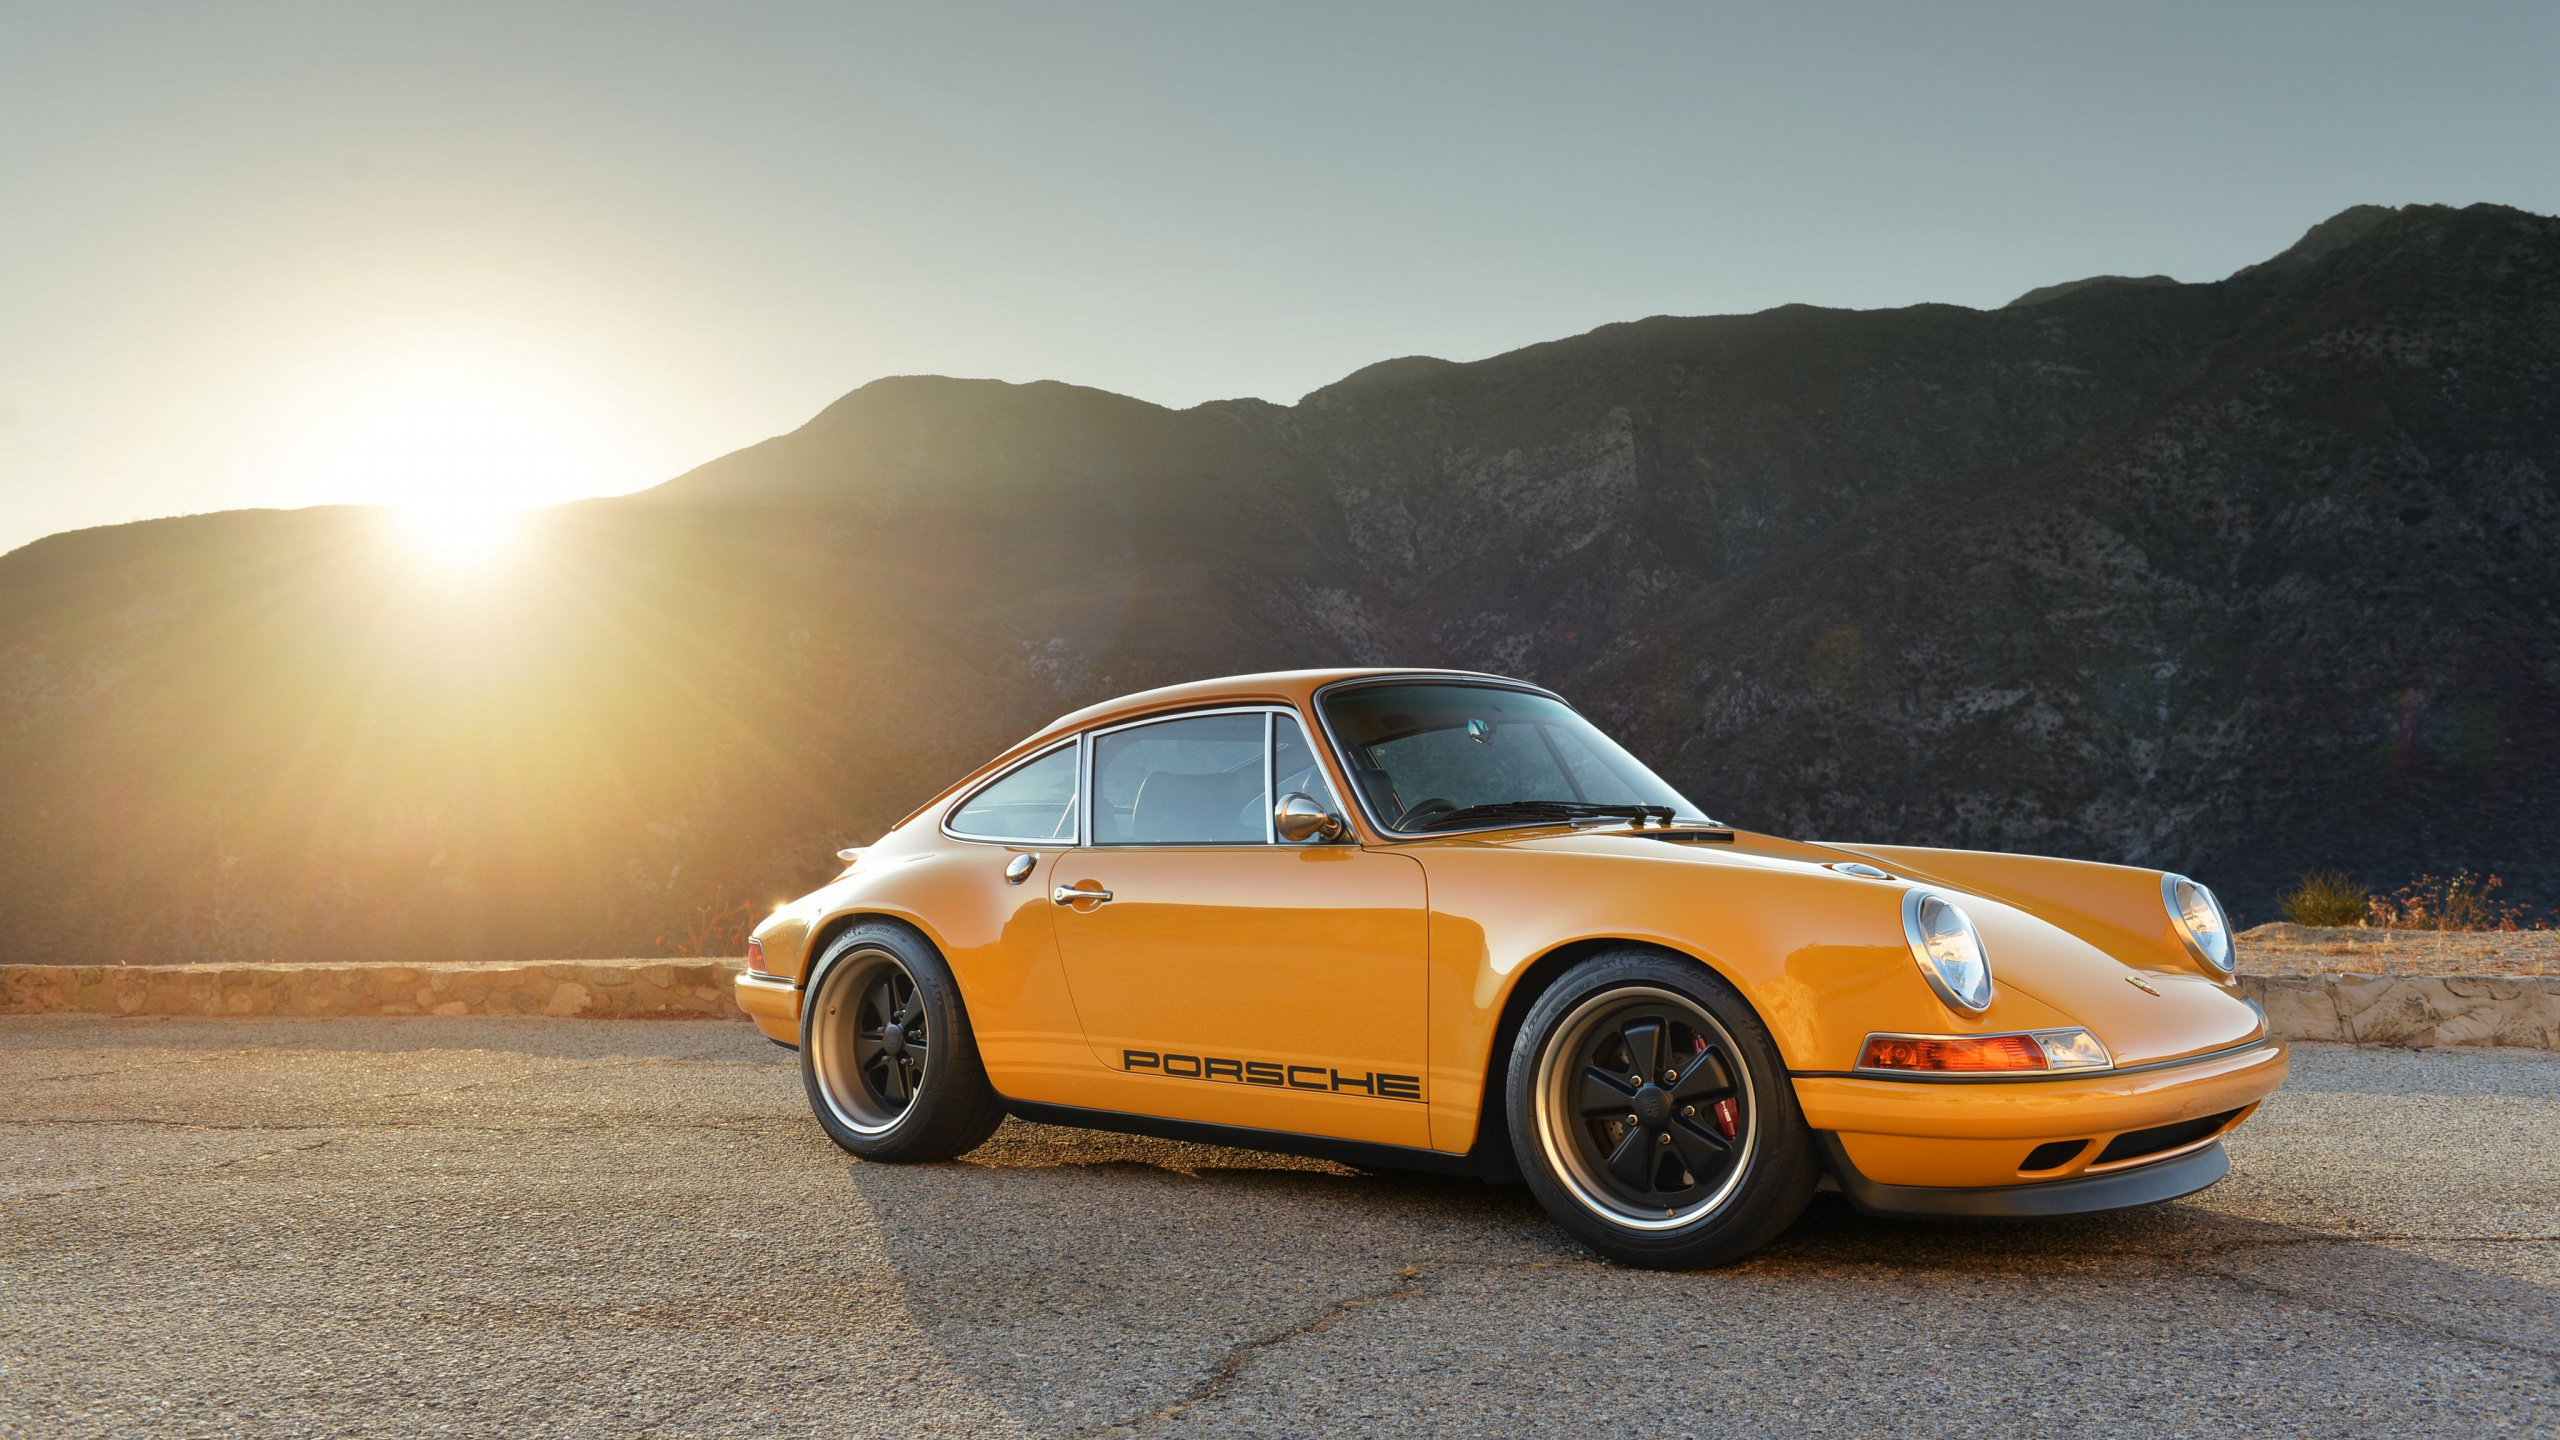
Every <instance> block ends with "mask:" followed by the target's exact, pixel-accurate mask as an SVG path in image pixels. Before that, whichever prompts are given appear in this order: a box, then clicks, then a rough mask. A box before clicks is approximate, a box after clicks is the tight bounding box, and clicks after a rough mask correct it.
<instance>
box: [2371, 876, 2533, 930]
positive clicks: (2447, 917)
mask: <svg viewBox="0 0 2560 1440" xmlns="http://www.w3.org/2000/svg"><path fill="white" fill-rule="evenodd" d="M2504 883H2505V882H2504V881H2501V880H2500V879H2499V878H2498V877H2497V876H2495V875H2490V876H2486V877H2483V876H2479V875H2474V874H2472V873H2471V872H2470V871H2468V870H2457V871H2455V872H2454V873H2453V874H2451V875H2421V876H2419V877H2418V878H2417V879H2415V880H2412V881H2410V882H2409V883H2408V884H2406V885H2403V886H2401V887H2400V888H2399V889H2397V890H2394V891H2392V892H2391V893H2390V894H2388V895H2377V896H2375V897H2373V906H2372V921H2373V923H2374V924H2376V925H2386V926H2389V927H2391V928H2392V929H2395V930H2541V929H2546V928H2548V927H2549V925H2550V923H2551V922H2550V920H2549V919H2548V918H2541V917H2536V916H2535V915H2534V914H2533V913H2532V912H2531V911H2530V910H2529V909H2527V908H2526V907H2524V906H2522V905H2502V904H2500V903H2498V899H2497V894H2498V888H2499V886H2501V885H2502V884H2504Z"/></svg>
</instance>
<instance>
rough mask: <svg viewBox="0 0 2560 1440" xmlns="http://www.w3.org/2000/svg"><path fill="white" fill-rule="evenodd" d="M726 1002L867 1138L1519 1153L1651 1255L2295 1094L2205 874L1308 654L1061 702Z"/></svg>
mask: <svg viewBox="0 0 2560 1440" xmlns="http://www.w3.org/2000/svg"><path fill="white" fill-rule="evenodd" d="M843 858H844V859H845V860H846V861H847V862H848V863H847V865H846V867H845V870H844V873H843V874H841V875H839V876H838V877H836V879H835V880H833V881H831V882H829V883H828V884H827V885H826V886H824V887H823V888H821V889H819V890H817V891H815V892H814V893H812V894H810V895H808V896H806V897H804V898H802V899H801V900H798V901H796V902H794V903H793V904H791V905H789V906H787V907H785V908H784V909H782V910H780V911H778V912H777V913H775V914H774V915H773V916H772V917H771V918H770V919H768V920H766V921H765V922H764V923H763V924H762V925H760V926H758V927H757V928H756V932H755V936H754V939H753V941H752V943H751V944H750V945H749V946H748V954H747V966H748V969H747V972H746V973H745V974H743V975H741V976H740V977H739V979H738V984H737V993H738V1002H739V1004H740V1005H741V1006H743V1007H744V1008H745V1009H746V1011H747V1013H748V1014H749V1015H751V1016H753V1017H754V1018H755V1021H756V1023H757V1024H758V1025H759V1026H761V1027H762V1028H763V1030H764V1033H765V1034H767V1035H769V1036H771V1037H772V1038H773V1039H775V1040H777V1041H780V1042H782V1043H783V1044H786V1045H793V1046H796V1047H798V1049H799V1051H800V1066H801V1074H802V1077H803V1079H804V1081H805V1082H806V1084H807V1087H808V1092H809V1101H810V1108H811V1109H812V1110H813V1111H814V1112H815V1113H816V1115H817V1119H818V1123H819V1125H821V1126H823V1127H824V1128H825V1130H826V1132H827V1133H828V1135H830V1136H831V1137H833V1138H834V1140H835V1142H836V1143H837V1144H839V1145H841V1146H843V1147H844V1148H845V1149H847V1150H849V1151H851V1152H853V1153H854V1154H856V1155H859V1156H862V1157H864V1158H866V1159H872V1160H892V1161H896V1160H939V1159H945V1158H948V1157H951V1156H955V1155H959V1154H961V1153H963V1152H966V1151H968V1150H970V1149H971V1148H973V1147H975V1146H976V1145H978V1144H979V1143H980V1142H981V1141H983V1140H984V1139H986V1137H987V1135H988V1133H989V1132H990V1131H992V1130H993V1129H994V1128H995V1127H996V1125H997V1123H998V1122H999V1121H1000V1120H1001V1119H1002V1118H1003V1116H1004V1115H1005V1114H1006V1113H1008V1112H1010V1113H1012V1114H1015V1115H1019V1116H1021V1117H1023V1118H1025V1119H1028V1120H1037V1121H1042V1122H1046V1123H1049V1124H1059V1125H1083V1126H1091V1127H1095V1128H1099V1129H1107V1130H1125V1131H1134V1132H1136V1133H1139V1134H1145V1135H1160V1136H1170V1137H1174V1138H1178V1139H1184V1140H1202V1141H1210V1142H1214V1143H1219V1144H1226V1145H1240V1146H1246V1147H1251V1148H1256V1149H1263V1150H1276V1151H1283V1152H1288V1153H1292V1154H1301V1155H1316V1156H1325V1157H1330V1158H1334V1159H1339V1160H1343V1161H1347V1162H1350V1163H1354V1164H1359V1165H1365V1166H1374V1167H1389V1168H1404V1169H1418V1170H1436V1171H1447V1172H1455V1173H1466V1174H1475V1175H1480V1176H1483V1177H1485V1178H1487V1179H1491V1180H1508V1179H1511V1178H1513V1177H1515V1176H1516V1177H1518V1178H1519V1179H1521V1180H1524V1181H1525V1182H1526V1183H1527V1184H1528V1185H1529V1187H1530V1189H1531V1190H1532V1191H1534V1192H1535V1193H1536V1195H1537V1197H1538V1199H1539V1200H1540V1201H1541V1202H1543V1203H1544V1204H1545V1206H1546V1208H1547V1210H1548V1212H1549V1213H1550V1214H1552V1215H1553V1216H1554V1217H1555V1219H1556V1221H1557V1222H1558V1223H1559V1224H1561V1225H1563V1226H1564V1228H1565V1229H1567V1230H1568V1231H1570V1232H1572V1233H1573V1234H1574V1235H1575V1236H1576V1237H1577V1238H1579V1239H1580V1240H1582V1241H1583V1242H1584V1243H1585V1244H1588V1245H1589V1246H1590V1247H1591V1248H1593V1249H1594V1250H1597V1251H1599V1252H1600V1253H1602V1254H1604V1255H1607V1256H1610V1257H1612V1258H1614V1259H1617V1260H1621V1261H1624V1262H1627V1263H1630V1264H1636V1265H1648V1266H1663V1267H1691V1266H1701V1265H1714V1264H1719V1263H1722V1262H1724V1261H1728V1260H1732V1259H1735V1258H1737V1257H1739V1256H1742V1255H1744V1254H1747V1253H1749V1252H1750V1251H1751V1250H1753V1249H1755V1248H1757V1247H1758V1246H1760V1245H1762V1244H1764V1243H1766V1242H1767V1241H1768V1240H1769V1239H1770V1238H1771V1237H1772V1236H1774V1235H1776V1234H1778V1232H1780V1231H1781V1230H1783V1229H1785V1228H1786V1227H1787V1225H1788V1224H1789V1223H1791V1222H1792V1221H1793V1220H1794V1219H1795V1218H1796V1216H1797V1215H1798V1214H1799V1213H1800V1212H1801V1211H1802V1210H1803V1209H1804V1206H1805V1204H1806V1202H1807V1200H1808V1199H1809V1198H1810V1197H1811V1196H1812V1194H1813V1193H1814V1191H1815V1190H1816V1189H1818V1188H1826V1187H1830V1186H1834V1185H1836V1186H1837V1187H1838V1188H1839V1189H1840V1190H1841V1191H1843V1192H1845V1194H1846V1195H1847V1197H1848V1199H1849V1201H1850V1202H1851V1203H1852V1204H1854V1205H1856V1206H1857V1207H1858V1208H1860V1209H1862V1210H1866V1211H1869V1212H1871V1213H1877V1214H1896V1215H1966V1216H2028V1215H2060V1214H2071V1213H2077V1212H2083V1211H2092V1210H2108V1209H2117V1208H2121V1207H2124V1206H2128V1205H2140V1204H2145V1203H2148V1202H2151V1201H2156V1200H2164V1199H2168V1198H2170V1197H2172V1196H2177V1195H2184V1194H2187V1193H2189V1192H2191V1191H2194V1190H2197V1189H2201V1188H2202V1187H2204V1186H2206V1185H2210V1184H2212V1183H2213V1182H2214V1181H2215V1180H2217V1179H2219V1178H2221V1176H2222V1175H2223V1173H2224V1172H2225V1170H2227V1169H2228V1168H2229V1161H2228V1159H2227V1158H2226V1156H2225V1154H2224V1151H2223V1147H2222V1145H2221V1143H2220V1142H2221V1137H2222V1136H2223V1135H2224V1134H2226V1133H2227V1132H2229V1131H2230V1129H2231V1128H2232V1127H2233V1126H2235V1125H2238V1124H2239V1123H2240V1122H2241V1121H2243V1120H2245V1119H2247V1118H2248V1116H2249V1114H2250V1112H2251V1111H2252V1110H2254V1109H2255V1108H2256V1107H2257V1105H2258V1103H2259V1102H2260V1101H2262V1100H2264V1099H2265V1098H2266V1097H2267V1096H2268V1094H2270V1093H2271V1092H2273V1091H2274V1090H2275V1088H2276V1087H2277V1086H2278V1085H2280V1084H2282V1083H2283V1082H2284V1077H2285V1070H2286V1064H2287V1060H2286V1053H2285V1049H2284V1046H2283V1045H2281V1044H2280V1043H2278V1042H2277V1041H2276V1040H2274V1039H2273V1038H2272V1037H2271V1036H2270V1035H2269V1033H2268V1030H2267V1024H2266V1017H2265V1015H2264V1014H2263V1013H2261V1012H2260V1011H2259V1010H2258V1008H2257V1007H2256V1006H2254V1005H2252V1004H2250V1003H2249V1002H2248V1001H2246V1000H2244V999H2243V998H2242V997H2241V995H2240V992H2239V988H2238V985H2237V983H2236V982H2235V980H2234V978H2233V973H2232V972H2233V955H2232V948H2231V927H2230V924H2229V922H2228V921H2227V920H2226V918H2225V917H2224V915H2223V913H2222V908H2221V906H2220V904H2219V903H2218V902H2217V901H2216V900H2215V899H2214V897H2213V893H2212V892H2211V891H2209V890H2207V889H2206V888H2205V887H2204V886H2202V885H2199V884H2197V883H2196V882H2194V881H2192V880H2189V879H2187V878H2185V877H2183V876H2179V875H2164V874H2161V873H2159V872H2157V871H2151V870H2135V869H2128V868H2125V867H2122V866H2116V865H2097V864H2089V863H2085V862H2080V861H2071V860H2051V859H2043V858H2039V857H2034V856H2025V855H1998V854H1985V853H1981V852H1975V851H1965V850H1922V849H1910V848H1905V847H1899V846H1887V845H1823V844H1811V843H1806V842H1802V841H1794V840H1784V839H1780V838H1778V837H1776V836H1772V835H1760V834H1754V833H1751V832H1748V831H1739V830H1735V829H1732V828H1730V827H1727V826H1723V825H1719V824H1717V823H1716V822H1715V821H1714V820H1712V819H1709V818H1708V816H1707V814H1706V812H1705V811H1704V810H1702V809H1701V808H1699V806H1698V805H1696V804H1695V803H1694V802H1692V801H1691V800H1690V799H1689V798H1688V797H1686V796H1684V795H1682V794H1680V793H1679V792H1678V791H1676V790H1674V789H1672V788H1671V787H1670V786H1669V785H1667V784H1665V783H1663V781H1662V780H1661V779H1660V778H1659V777H1657V776H1656V775H1654V773H1653V772H1652V771H1650V770H1648V769H1646V768H1645V767H1644V765H1643V764H1641V763H1639V762H1638V761H1637V760H1636V759H1635V758H1634V757H1633V756H1631V755H1629V754H1628V753H1627V752H1626V751H1625V750H1624V749H1621V748H1620V747H1619V746H1618V745H1617V744H1616V743H1614V742H1613V741H1611V740H1610V739H1609V737H1608V736H1607V735H1604V734H1602V733H1601V732H1600V730H1599V729H1598V728H1597V727H1595V726H1594V725H1592V724H1591V722H1589V721H1588V720H1586V719H1584V718H1583V717H1582V716H1581V714H1579V713H1578V712H1576V711H1575V710H1574V708H1573V707H1572V706H1571V705H1569V704H1567V703H1565V701H1564V700H1562V699H1561V698H1559V697H1557V696H1556V695H1554V694H1552V693H1550V692H1548V691H1545V690H1542V689H1540V688H1538V687H1537V686H1534V685H1526V684H1522V683H1520V682H1518V681H1515V680H1505V679H1501V678H1498V677H1495V676H1490V675H1476V674H1468V673H1462V672H1453V671H1370V670H1341V671H1321V672H1317V671H1301V672H1293V673H1288V674H1274V675H1248V676H1240V677H1237V678H1234V679H1227V680H1211V681H1204V682H1201V683H1198V684H1192V685H1178V686H1174V687H1171V688H1169V689H1163V690H1152V691H1148V692H1147V693H1145V694H1141V695H1132V696H1129V697H1127V698H1126V699H1122V700H1115V701H1113V702H1111V703H1109V704H1107V705H1097V706H1094V707H1093V708H1091V709H1087V710H1081V711H1078V712H1077V713H1075V714H1072V715H1068V716H1066V717H1064V718H1062V719H1060V720H1058V721H1056V722H1055V723H1053V724H1051V725H1050V726H1049V727H1048V728H1046V729H1044V730H1042V731H1041V732H1040V733H1039V734H1037V735H1034V736H1032V737H1031V738H1030V739H1028V740H1025V741H1023V742H1022V743H1021V744H1020V745H1017V746H1015V747H1014V748H1013V749H1012V750H1011V751H1009V752H1007V753H1006V754H1004V755H1002V756H1000V757H998V758H997V759H996V760H995V761H993V762H992V763H990V764H988V765H987V766H986V767H985V768H984V769H982V770H980V771H978V772H977V773H976V774H974V775H971V776H969V777H968V778H967V779H965V780H963V781H961V782H960V783H959V784H957V785H955V786H953V787H952V788H951V789H950V790H948V791H946V792H944V793H943V794H942V795H940V796H938V797H936V798H935V799H934V801H933V802H932V803H931V804H929V805H927V806H925V807H924V808H923V809H921V810H919V811H917V812H916V813H915V814H913V815H911V816H909V817H907V819H905V820H904V821H902V822H900V823H899V824H898V826H897V827H896V828H894V829H892V830H891V831H890V832H889V833H888V834H887V835H885V836H883V837H881V839H880V840H879V842H878V843H876V844H873V845H871V846H868V847H866V848H864V849H860V850H848V851H845V852H843Z"/></svg>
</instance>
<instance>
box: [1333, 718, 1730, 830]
mask: <svg viewBox="0 0 2560 1440" xmlns="http://www.w3.org/2000/svg"><path fill="white" fill-rule="evenodd" d="M1321 709H1322V711H1323V715H1324V721H1325V725H1326V727H1327V728H1328V729H1330V730H1331V731H1332V732H1333V737H1334V739H1335V740H1336V741H1337V742H1338V743H1339V744H1340V745H1341V746H1342V751H1343V755H1342V758H1343V761H1344V763H1345V765H1347V766H1348V767H1349V769H1350V771H1351V782H1352V784H1354V785H1355V786H1357V787H1359V790H1360V793H1361V796H1362V798H1364V799H1366V800H1367V801H1368V802H1369V810H1370V812H1371V813H1372V814H1374V815H1375V816H1377V818H1378V820H1379V822H1380V823H1382V824H1384V825H1385V826H1386V827H1387V828H1389V829H1391V830H1396V831H1400V832H1402V833H1405V834H1423V833H1427V832H1430V831H1434V830H1463V829H1470V828H1482V827H1488V826H1494V825H1522V824H1538V823H1541V822H1545V821H1570V820H1577V819H1585V818H1589V819H1605V818H1610V817H1613V816H1624V817H1629V818H1632V817H1635V816H1639V815H1650V816H1652V817H1654V818H1657V819H1662V820H1669V819H1672V818H1674V817H1675V816H1676V817H1678V818H1681V819H1686V820H1699V821H1702V820H1704V819H1705V818H1706V812H1705V811H1703V810H1700V809H1699V808H1698V807H1697V806H1696V805H1694V804H1691V803H1690V802H1689V800H1688V798H1687V797H1686V796H1683V795H1682V794H1681V793H1680V792H1679V791H1677V790H1674V789H1672V788H1671V787H1670V786H1669V785H1667V784H1664V783H1663V780H1662V777H1660V776H1658V775H1656V774H1654V773H1653V772H1652V771H1650V770H1648V769H1646V768H1645V767H1644V765H1643V764H1642V763H1641V762H1639V761H1638V760H1637V759H1636V758H1635V757H1634V756H1632V755H1630V754H1628V753H1627V752H1626V751H1624V750H1622V749H1620V748H1618V742H1616V741H1614V740H1612V739H1610V738H1609V737H1608V736H1606V735H1603V734H1601V733H1600V731H1599V729H1598V728H1597V727H1595V726H1593V725H1592V723H1591V722H1590V721H1588V720H1585V719H1583V718H1582V717H1581V716H1580V715H1578V714H1576V713H1574V711H1573V708H1572V707H1571V706H1569V705H1566V704H1564V703H1563V702H1561V701H1558V700H1552V699H1549V698H1548V697H1546V696H1544V695H1533V694H1530V693H1528V692H1527V691H1524V690H1505V689H1499V688H1496V687H1494V686H1490V685H1465V684H1429V683H1424V684H1403V685H1379V686H1372V687H1369V688H1365V689H1359V690H1344V691H1337V692H1335V693H1333V694H1331V695H1328V696H1326V697H1325V698H1324V700H1323V702H1322V704H1321Z"/></svg>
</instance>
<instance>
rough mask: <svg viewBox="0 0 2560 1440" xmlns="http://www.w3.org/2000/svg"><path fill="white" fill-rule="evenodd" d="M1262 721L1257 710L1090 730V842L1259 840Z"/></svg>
mask: <svg viewBox="0 0 2560 1440" xmlns="http://www.w3.org/2000/svg"><path fill="white" fill-rule="evenodd" d="M1263 725H1264V720H1263V717H1262V716H1260V715H1200V716H1195V717H1193V718H1192V719H1189V720H1164V721H1159V722H1157V723H1156V724H1153V725H1140V726H1137V727H1136V728H1134V729H1129V730H1116V731H1113V732H1112V733H1110V734H1108V735H1098V736H1095V737H1094V740H1093V839H1094V843H1095V844H1097V845H1259V844H1261V843H1262V842H1263V840H1264V839H1265V838H1267V834H1268V829H1269V825H1270V818H1269V816H1270V809H1271V807H1270V804H1269V802H1268V801H1267V800H1266V799H1265V798H1264V797H1263V793H1262V781H1263V773H1262V732H1263Z"/></svg>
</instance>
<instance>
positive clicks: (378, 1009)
mask: <svg viewBox="0 0 2560 1440" xmlns="http://www.w3.org/2000/svg"><path fill="white" fill-rule="evenodd" d="M744 963H745V962H743V961H740V960H534V961H524V962H491V963H484V964H454V965H286V964H275V965H0V1015H47V1014H65V1015H301V1016H313V1017H318V1016H338V1015H545V1016H554V1017H571V1016H575V1017H584V1018H589V1019H598V1020H633V1019H653V1018H654V1019H668V1020H701V1019H714V1018H727V1019H743V1018H744V1015H743V1012H741V1011H740V1010H739V1009H738V1006H737V1001H736V1000H735V999H734V998H732V996H731V993H730V980H731V978H732V977H733V976H735V975H736V974H737V973H738V971H739V969H740V968H741V967H742V966H743V965H744ZM2240 984H2241V989H2242V991H2243V993H2245V994H2247V995H2248V996H2249V997H2250V998H2251V999H2253V1000H2256V1001H2257V1002H2258V1003H2259V1004H2261V1005H2264V1006H2265V1007H2266V1010H2267V1020H2268V1022H2269V1024H2271V1025H2272V1026H2273V1027H2274V1029H2275V1032H2276V1034H2278V1035H2280V1036H2283V1037H2284V1038H2285V1039H2288V1040H2337V1041H2346V1042H2349V1043H2354V1044H2364V1045H2405V1046H2412V1047H2424V1046H2435V1045H2521V1046H2528V1047H2531V1048H2534V1049H2540V1050H2560V975H2543V976H2513V975H2355V974H2318V975H2243V976H2242V977H2241V980H2240Z"/></svg>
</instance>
